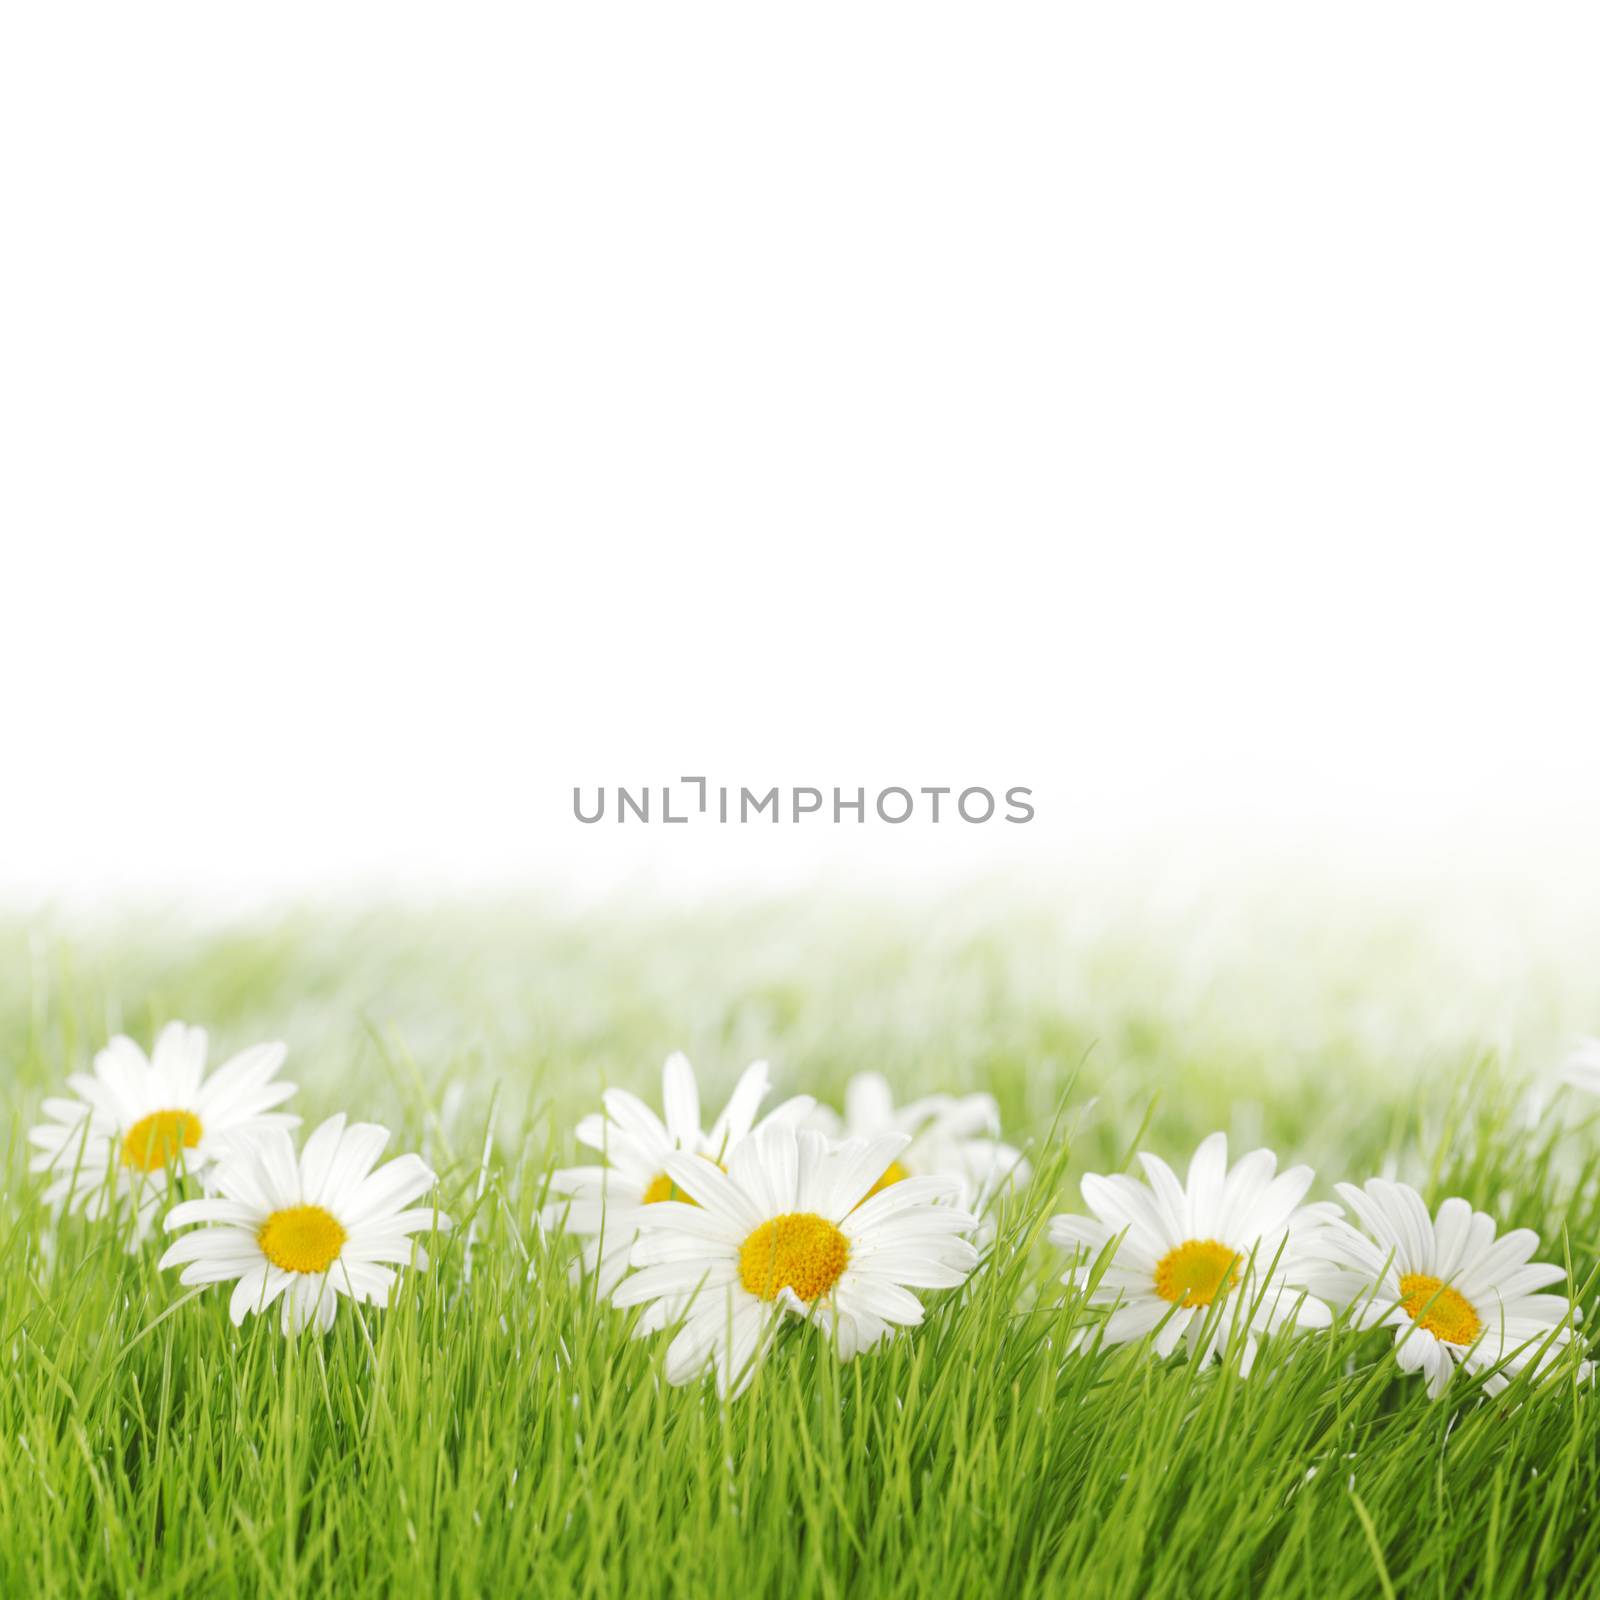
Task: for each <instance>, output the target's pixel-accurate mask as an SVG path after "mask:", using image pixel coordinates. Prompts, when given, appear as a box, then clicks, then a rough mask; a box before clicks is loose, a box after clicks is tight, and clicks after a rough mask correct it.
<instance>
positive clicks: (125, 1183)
mask: <svg viewBox="0 0 1600 1600" xmlns="http://www.w3.org/2000/svg"><path fill="white" fill-rule="evenodd" d="M285 1054H286V1051H285V1049H284V1047H283V1046H282V1045H281V1044H262V1045H256V1046H255V1047H254V1048H252V1049H249V1050H245V1051H242V1052H241V1053H240V1054H239V1055H236V1056H234V1057H233V1058H232V1059H231V1060H229V1061H226V1062H224V1063H223V1064H222V1065H221V1066H220V1067H218V1068H217V1069H216V1071H215V1072H213V1073H211V1074H210V1075H209V1076H208V1075H207V1074H206V1070H205V1068H206V1035H205V1032H204V1030H203V1029H201V1028H191V1027H186V1026H185V1025H184V1024H183V1023H181V1022H173V1023H169V1024H168V1025H167V1026H166V1027H165V1028H163V1029H162V1031H161V1033H160V1035H159V1036H158V1037H157V1039H156V1042H155V1048H154V1049H153V1050H152V1051H151V1052H150V1054H149V1056H146V1055H145V1053H144V1052H143V1051H142V1050H141V1049H140V1048H139V1047H138V1045H136V1044H135V1043H134V1042H133V1040H131V1039H128V1038H124V1037H122V1036H121V1035H119V1036H118V1037H116V1038H114V1039H113V1040H112V1041H111V1042H110V1044H108V1045H107V1046H106V1047H105V1049H103V1050H102V1051H101V1052H100V1053H99V1054H98V1055H97V1056H96V1057H95V1061H94V1073H93V1075H92V1076H91V1075H89V1074H87V1073H75V1074H73V1076H72V1077H71V1078H69V1079H68V1084H69V1086H70V1087H71V1088H72V1089H73V1090H74V1091H75V1092H76V1094H77V1096H78V1098H77V1099H75V1100H68V1099H51V1100H46V1101H45V1103H44V1114H45V1117H46V1118H47V1120H46V1121H45V1122H44V1123H42V1124H40V1126H38V1127H36V1128H34V1129H33V1130H32V1131H31V1132H30V1133H29V1135H28V1141H29V1143H30V1144H31V1145H33V1147H34V1149H35V1150H36V1152H37V1154H36V1155H35V1156H34V1157H33V1160H32V1163H31V1165H32V1169H33V1171H35V1172H38V1173H42V1174H44V1175H45V1178H46V1182H47V1185H48V1187H47V1188H46V1190H45V1198H46V1199H47V1200H48V1201H49V1202H51V1203H52V1204H57V1205H60V1206H62V1207H64V1208H65V1209H68V1210H73V1211H81V1212H83V1213H84V1214H85V1215H86V1216H88V1217H90V1218H91V1219H99V1218H103V1217H109V1216H116V1215H118V1214H122V1215H126V1216H127V1217H128V1218H129V1219H130V1226H129V1245H130V1248H137V1246H138V1245H139V1243H141V1242H142V1241H143V1240H144V1238H145V1237H146V1236H147V1235H148V1233H149V1232H150V1229H151V1227H152V1226H153V1225H154V1223H155V1220H156V1218H157V1217H158V1216H159V1215H160V1214H161V1212H162V1211H163V1210H165V1211H166V1217H165V1226H166V1228H167V1229H169V1230H171V1229H174V1228H183V1227H187V1226H188V1225H189V1224H191V1223H200V1224H202V1226H200V1227H197V1228H194V1229H193V1230H192V1231H190V1232H188V1233H185V1234H183V1235H181V1236H180V1237H179V1238H178V1239H176V1240H175V1241H174V1242H173V1244H172V1245H171V1247H170V1248H169V1249H168V1250H167V1252H166V1254H165V1255H163V1256H162V1258H161V1266H162V1267H163V1268H165V1267H176V1266H181V1267H182V1268H183V1272H182V1274H181V1281H182V1282H184V1283H186V1284H209V1283H232V1284H233V1285H234V1289H233V1296H232V1299H231V1301H230V1303H229V1311H230V1314H231V1316H232V1318H233V1322H234V1325H235V1326H238V1325H239V1324H241V1323H242V1322H243V1321H244V1319H245V1317H246V1316H248V1315H249V1314H250V1313H251V1312H255V1313H257V1314H260V1313H264V1312H265V1311H266V1310H267V1309H268V1308H269V1307H270V1306H272V1305H274V1304H278V1303H279V1302H281V1312H280V1320H281V1326H282V1328H283V1331H284V1332H285V1333H297V1332H299V1331H300V1330H301V1329H302V1328H306V1327H312V1326H315V1327H317V1328H320V1329H322V1330H326V1329H327V1328H329V1327H331V1326H332V1324H333V1319H334V1314H335V1312H336V1310H337V1308H338V1298H339V1296H340V1295H347V1296H349V1298H350V1299H351V1300H356V1301H365V1302H367V1303H369V1304H372V1305H378V1306H384V1305H387V1304H388V1303H389V1297H390V1294H391V1292H392V1291H393V1289H394V1286H395V1283H396V1270H395V1269H396V1268H397V1267H402V1266H406V1265H411V1264H414V1265H416V1266H419V1267H426V1265H427V1258H426V1256H425V1254H424V1253H423V1250H422V1247H421V1246H420V1245H419V1244H417V1243H415V1241H414V1239H413V1237H412V1236H413V1235H415V1234H418V1233H423V1232H427V1231H429V1230H433V1229H441V1228H447V1227H448V1226H449V1218H447V1217H445V1216H442V1215H441V1214H440V1213H439V1212H438V1211H436V1210H435V1209H434V1208H432V1207H430V1206H418V1205H417V1204H416V1202H417V1201H419V1200H420V1199H421V1198H422V1197H423V1196H424V1195H425V1194H427V1193H428V1191H429V1190H430V1189H432V1188H433V1187H434V1185H435V1183H436V1182H437V1180H436V1178H435V1177H434V1174H433V1173H432V1172H431V1171H430V1170H429V1169H428V1167H427V1166H426V1164H425V1163H424V1162H423V1161H422V1160H421V1159H420V1158H419V1157H417V1156H414V1155H405V1156H400V1157H399V1158H398V1159H396V1160H393V1161H388V1162H385V1163H384V1164H383V1165H382V1166H379V1165H378V1158H379V1157H380V1156H381V1155H382V1154H383V1151H384V1147H385V1146H386V1145H387V1144H388V1142H389V1132H388V1130H387V1129H386V1128H380V1127H378V1126H376V1125H375V1124H373V1123H365V1122H357V1123H348V1124H347V1123H346V1121H345V1118H344V1116H343V1115H342V1114H341V1115H339V1116H335V1117H330V1118H329V1119H328V1121H326V1122H324V1123H323V1124H322V1125H321V1127H319V1128H318V1129H317V1130H316V1131H315V1132H314V1133H312V1135H311V1136H310V1138H308V1139H307V1140H306V1142H305V1146H304V1148H303V1149H302V1150H300V1151H298V1152H297V1151H296V1150H295V1146H294V1141H293V1140H292V1139H291V1137H290V1135H289V1129H290V1128H292V1127H295V1126H297V1125H298V1123H299V1120H300V1119H299V1118H298V1117H294V1116H289V1115H285V1114H283V1113H281V1112H276V1111H273V1110H272V1109H271V1108H272V1107H275V1106H279V1105H282V1104H283V1102H284V1101H286V1100H287V1099H289V1098H290V1096H292V1095H293V1094H294V1085H293V1084H292V1083H284V1082H281V1081H280V1080H279V1079H278V1076H277V1074H278V1069H279V1068H280V1067H281V1066H282V1065H283V1061H284V1056H285ZM186 1183H193V1184H198V1186H199V1187H200V1188H201V1190H202V1191H203V1192H202V1195H201V1197H200V1198H196V1199H191V1200H181V1201H180V1202H179V1203H178V1204H176V1205H172V1204H171V1201H172V1199H173V1197H174V1194H175V1193H176V1192H177V1191H178V1190H179V1189H180V1187H181V1186H183V1185H185V1184H186Z"/></svg>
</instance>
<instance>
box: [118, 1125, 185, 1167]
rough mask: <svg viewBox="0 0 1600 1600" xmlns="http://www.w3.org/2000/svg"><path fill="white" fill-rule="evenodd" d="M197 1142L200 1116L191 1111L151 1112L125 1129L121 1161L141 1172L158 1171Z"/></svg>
mask: <svg viewBox="0 0 1600 1600" xmlns="http://www.w3.org/2000/svg"><path fill="white" fill-rule="evenodd" d="M199 1143H200V1119H199V1117H197V1116H196V1115H195V1114H194V1112H192V1111H152V1112H151V1113H150V1115H149V1116H148V1117H140V1118H139V1120H138V1121H137V1122H136V1123H134V1125H133V1126H132V1127H131V1128H129V1129H128V1137H127V1138H126V1139H124V1140H123V1141H122V1164H123V1166H125V1167H137V1168H138V1170H139V1171H140V1172H160V1171H161V1169H162V1168H163V1167H167V1166H170V1165H171V1164H172V1163H173V1162H174V1161H175V1160H176V1159H177V1157H178V1155H179V1153H180V1152H181V1151H184V1150H193V1149H194V1147H195V1146H196V1145H197V1144H199Z"/></svg>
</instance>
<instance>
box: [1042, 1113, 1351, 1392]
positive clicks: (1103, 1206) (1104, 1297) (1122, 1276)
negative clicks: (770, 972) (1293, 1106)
mask: <svg viewBox="0 0 1600 1600" xmlns="http://www.w3.org/2000/svg"><path fill="white" fill-rule="evenodd" d="M1139 1160H1140V1162H1141V1163H1142V1164H1143V1166H1144V1171H1145V1176H1146V1177H1147V1178H1148V1179H1149V1182H1148V1183H1140V1182H1138V1181H1137V1180H1135V1179H1133V1178H1127V1177H1101V1176H1100V1175H1099V1174H1098V1173H1092V1172H1091V1173H1088V1174H1086V1175H1085V1177H1084V1179H1083V1184H1082V1190H1083V1198H1084V1203H1085V1204H1086V1205H1087V1206H1088V1207H1089V1209H1090V1211H1092V1212H1093V1213H1094V1215H1093V1217H1077V1216H1058V1217H1053V1218H1052V1219H1051V1222H1050V1238H1051V1240H1052V1242H1054V1243H1055V1244H1058V1245H1063V1246H1065V1247H1066V1248H1068V1249H1076V1250H1077V1252H1078V1254H1079V1259H1078V1261H1077V1263H1076V1264H1075V1265H1074V1266H1073V1268H1072V1270H1071V1271H1069V1272H1068V1273H1067V1274H1066V1275H1065V1277H1064V1278H1063V1280H1062V1281H1063V1282H1065V1283H1073V1284H1077V1285H1079V1286H1085V1285H1088V1284H1089V1283H1090V1281H1091V1279H1092V1278H1093V1276H1094V1271H1093V1269H1094V1263H1095V1261H1096V1259H1097V1258H1098V1257H1099V1256H1100V1255H1101V1253H1102V1252H1103V1251H1105V1250H1106V1249H1107V1248H1108V1247H1109V1248H1110V1250H1111V1255H1110V1259H1109V1262H1108V1264H1107V1265H1106V1268H1105V1271H1104V1272H1103V1273H1102V1274H1101V1275H1100V1277H1099V1279H1098V1281H1096V1282H1094V1285H1093V1288H1092V1290H1091V1292H1090V1295H1089V1301H1090V1304H1092V1305H1096V1306H1106V1307H1109V1308H1111V1314H1110V1316H1109V1317H1108V1318H1107V1319H1106V1321H1105V1323H1104V1324H1103V1325H1102V1327H1101V1328H1100V1329H1099V1330H1098V1333H1099V1337H1100V1340H1101V1341H1102V1342H1103V1343H1105V1344H1126V1343H1129V1342H1130V1341H1133V1340H1137V1339H1142V1338H1144V1337H1145V1335H1146V1334H1154V1336H1155V1337H1154V1340H1153V1345H1152V1348H1153V1349H1154V1351H1155V1354H1156V1355H1158V1356H1163V1357H1165V1356H1168V1355H1170V1354H1171V1353H1172V1352H1173V1351H1174V1350H1175V1349H1176V1348H1177V1347H1178V1345H1179V1343H1180V1342H1185V1341H1186V1342H1187V1345H1188V1350H1189V1354H1190V1355H1191V1356H1192V1357H1194V1358H1195V1359H1197V1360H1199V1361H1201V1362H1206V1361H1209V1360H1210V1359H1211V1358H1212V1356H1214V1355H1217V1354H1218V1353H1219V1352H1220V1350H1221V1348H1222V1346H1223V1345H1225V1344H1226V1343H1227V1341H1228V1338H1229V1336H1230V1334H1231V1333H1232V1331H1233V1328H1234V1326H1235V1324H1236V1323H1238V1324H1239V1325H1241V1326H1242V1327H1243V1328H1244V1344H1243V1351H1242V1355H1241V1359H1240V1370H1241V1371H1242V1372H1244V1373H1246V1374H1248V1373H1249V1371H1250V1368H1251V1367H1252V1366H1253V1365H1254V1363H1255V1358H1256V1350H1257V1346H1258V1343H1259V1340H1260V1337H1261V1335H1262V1334H1265V1333H1273V1332H1276V1331H1277V1330H1278V1329H1280V1328H1282V1327H1285V1326H1291V1327H1297V1328H1325V1327H1327V1326H1328V1324H1329V1323H1330V1322H1331V1321H1332V1320H1333V1319H1332V1314H1331V1312H1330V1311H1329V1309H1328V1307H1327V1306H1326V1305H1325V1304H1324V1303H1323V1302H1322V1301H1321V1300H1319V1299H1314V1298H1313V1297H1312V1296H1311V1295H1309V1294H1308V1293H1307V1291H1306V1277H1305V1275H1306V1272H1307V1270H1308V1269H1309V1268H1310V1267H1311V1266H1312V1265H1313V1264H1314V1263H1313V1261H1312V1259H1311V1258H1310V1257H1309V1256H1308V1255H1307V1246H1308V1245H1309V1243H1310V1241H1311V1240H1312V1239H1313V1238H1314V1237H1315V1236H1316V1234H1317V1233H1318V1232H1319V1230H1320V1229H1321V1228H1322V1227H1324V1226H1326V1225H1327V1223H1328V1222H1330V1221H1331V1220H1332V1219H1333V1218H1334V1217H1335V1216H1337V1214H1338V1207H1337V1206H1334V1205H1328V1204H1320V1205H1309V1206H1308V1205H1302V1204H1301V1202H1302V1201H1303V1200H1304V1199H1305V1194H1306V1190H1307V1189H1309V1188H1310V1187H1311V1178H1312V1172H1311V1168H1310V1167H1291V1168H1290V1169H1289V1170H1288V1171H1287V1172H1284V1173H1279V1174H1278V1175H1277V1176H1276V1177H1274V1176H1273V1174H1274V1173H1275V1172H1276V1171H1277V1165H1278V1158H1277V1157H1276V1156H1275V1155H1274V1154H1273V1153H1272V1151H1270V1150H1252V1151H1251V1152H1250V1154H1249V1155H1247V1156H1243V1157H1241V1158H1240V1159H1239V1160H1238V1161H1237V1162H1235V1163H1234V1165H1233V1166H1232V1167H1231V1168H1230V1167H1229V1166H1228V1139H1227V1135H1226V1134H1222V1133H1214V1134H1212V1135H1211V1136H1210V1137H1209V1138H1208V1139H1206V1140H1205V1141H1204V1142H1203V1143H1202V1144H1201V1145H1200V1148H1199V1149H1198V1150H1196V1151H1195V1154H1194V1159H1193V1160H1192V1161H1191V1162H1190V1163H1189V1174H1188V1179H1187V1181H1186V1182H1185V1183H1179V1182H1178V1178H1177V1174H1176V1173H1174V1172H1173V1170H1172V1168H1171V1167H1169V1166H1168V1165H1167V1164H1166V1162H1165V1161H1163V1160H1161V1158H1160V1157H1159V1156H1153V1155H1148V1154H1145V1153H1143V1152H1141V1154H1140V1156H1139ZM1219 1302H1220V1304H1219Z"/></svg>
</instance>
